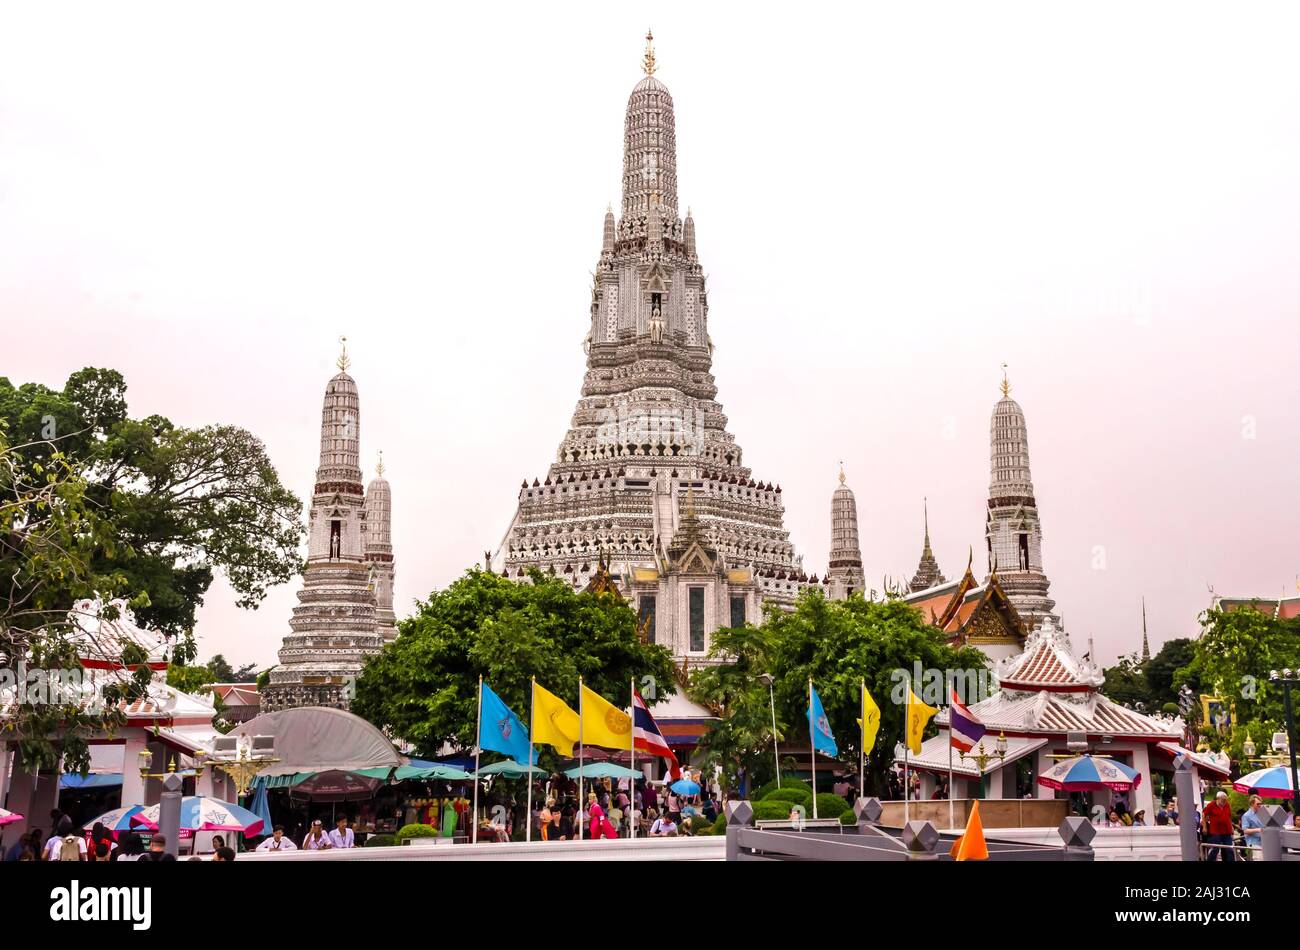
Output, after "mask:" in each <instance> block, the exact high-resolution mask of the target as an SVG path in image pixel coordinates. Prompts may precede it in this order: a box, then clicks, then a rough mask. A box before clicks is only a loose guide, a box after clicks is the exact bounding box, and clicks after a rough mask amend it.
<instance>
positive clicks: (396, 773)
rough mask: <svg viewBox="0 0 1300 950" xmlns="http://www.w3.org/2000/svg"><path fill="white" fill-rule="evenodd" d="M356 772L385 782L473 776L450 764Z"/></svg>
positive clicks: (444, 779)
mask: <svg viewBox="0 0 1300 950" xmlns="http://www.w3.org/2000/svg"><path fill="white" fill-rule="evenodd" d="M356 774H358V775H364V776H366V777H367V778H377V779H382V780H383V781H386V782H405V781H407V780H408V779H411V780H420V779H438V780H441V781H447V782H455V781H468V780H469V779H472V778H473V777H474V776H472V775H471V774H470V773H469V772H466V771H464V770H463V769H458V768H456V767H455V766H451V765H434V766H430V767H428V768H421V767H420V766H418V765H399V766H397V768H375V769H359V770H358V771H357V773H356Z"/></svg>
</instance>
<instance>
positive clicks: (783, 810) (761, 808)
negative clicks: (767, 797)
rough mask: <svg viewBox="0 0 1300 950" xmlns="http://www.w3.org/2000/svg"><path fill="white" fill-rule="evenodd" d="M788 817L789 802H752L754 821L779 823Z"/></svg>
mask: <svg viewBox="0 0 1300 950" xmlns="http://www.w3.org/2000/svg"><path fill="white" fill-rule="evenodd" d="M789 817H790V802H780V801H761V802H754V820H755V821H780V820H781V819H782V818H789Z"/></svg>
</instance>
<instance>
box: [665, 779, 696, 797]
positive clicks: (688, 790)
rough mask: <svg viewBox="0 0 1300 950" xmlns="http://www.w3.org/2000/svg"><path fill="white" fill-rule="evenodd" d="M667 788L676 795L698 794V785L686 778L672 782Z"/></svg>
mask: <svg viewBox="0 0 1300 950" xmlns="http://www.w3.org/2000/svg"><path fill="white" fill-rule="evenodd" d="M668 787H669V788H671V789H672V790H673V791H674V792H676V793H677V794H678V795H686V796H691V795H698V794H700V783H699V782H692V781H691V780H690V779H688V778H683V779H678V780H677V781H676V782H673V784H671V785H669V786H668Z"/></svg>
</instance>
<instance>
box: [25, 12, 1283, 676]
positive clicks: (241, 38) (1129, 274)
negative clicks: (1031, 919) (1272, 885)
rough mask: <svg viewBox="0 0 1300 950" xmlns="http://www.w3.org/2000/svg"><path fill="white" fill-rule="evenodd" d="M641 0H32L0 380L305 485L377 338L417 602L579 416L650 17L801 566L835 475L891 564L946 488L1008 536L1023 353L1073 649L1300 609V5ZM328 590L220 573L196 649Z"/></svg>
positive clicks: (732, 409) (542, 465) (953, 531)
mask: <svg viewBox="0 0 1300 950" xmlns="http://www.w3.org/2000/svg"><path fill="white" fill-rule="evenodd" d="M647 9H648V8H647V7H646V6H645V5H644V4H637V5H635V6H633V5H632V4H625V3H611V2H604V3H564V4H559V3H550V4H538V3H518V4H510V3H499V4H493V5H491V6H484V5H469V4H464V5H441V4H438V5H434V4H427V3H366V4H361V3H351V4H337V3H288V2H285V3H274V4H264V3H244V2H232V3H227V4H222V5H219V6H212V5H201V4H197V3H178V2H166V3H134V2H120V3H114V4H111V5H109V4H98V3H85V4H71V3H48V4H30V3H9V2H5V0H0V375H4V376H8V377H9V378H10V379H11V380H13V381H14V382H16V383H17V382H26V381H38V382H42V383H45V384H47V385H50V386H56V387H57V386H61V385H62V383H63V381H64V380H65V379H66V378H67V376H68V375H69V374H70V373H71V372H73V371H75V370H77V369H79V368H81V367H83V366H87V365H95V366H107V367H114V368H116V369H118V370H120V371H122V372H123V373H124V374H125V377H126V380H127V383H128V387H129V389H128V397H129V402H130V410H131V412H132V414H133V415H136V416H138V417H141V416H145V415H149V414H152V413H161V414H163V415H165V416H167V417H168V418H170V419H172V420H173V421H174V422H176V423H178V424H182V425H192V426H199V425H205V424H212V423H227V424H235V425H240V426H243V427H246V428H247V429H249V430H250V431H252V432H254V433H255V434H256V435H257V436H259V437H260V438H261V439H262V440H264V442H265V443H266V445H267V448H268V451H269V453H270V456H271V458H272V460H273V462H274V463H275V465H276V467H277V469H278V470H279V472H280V474H281V477H282V478H283V480H284V481H285V482H286V483H287V484H288V485H289V486H290V487H291V488H292V489H293V490H294V491H295V492H297V493H298V494H299V496H300V497H302V498H303V499H304V500H305V499H306V498H307V496H308V495H309V493H310V491H311V486H312V484H313V473H314V469H315V466H316V463H317V453H318V448H319V430H318V425H319V418H320V415H319V413H320V405H321V398H322V395H323V392H324V386H325V383H326V381H327V380H328V379H329V377H330V375H331V374H332V373H333V372H334V366H333V363H334V359H335V357H336V356H337V353H338V343H337V340H338V337H339V336H340V335H342V334H346V336H347V337H348V348H349V351H350V353H351V356H352V361H353V362H352V368H351V370H350V372H351V374H352V375H353V376H354V378H355V379H356V380H357V383H358V386H359V389H360V396H361V441H362V458H363V460H364V462H365V465H366V478H367V480H368V479H369V478H370V477H371V475H372V474H373V462H374V459H375V457H376V455H377V453H378V451H379V450H380V449H382V450H383V452H384V460H385V463H386V477H387V478H388V479H389V481H390V482H391V484H392V488H393V506H394V524H393V545H394V549H395V556H396V568H397V581H396V601H397V603H396V606H397V611H398V614H399V616H402V615H404V614H406V613H408V612H409V611H410V609H411V606H412V604H413V603H414V601H415V599H416V598H421V597H424V596H427V595H428V594H429V592H430V591H431V590H433V589H435V588H440V587H444V586H446V585H447V584H448V583H450V582H451V581H452V580H453V579H454V578H455V577H456V576H457V575H458V574H460V573H461V572H462V571H463V570H464V568H465V567H467V566H469V565H471V564H474V563H475V562H477V561H480V560H481V559H482V552H483V551H484V550H485V549H489V548H490V549H495V548H496V547H497V545H498V544H499V543H500V541H501V538H502V536H503V534H504V532H505V530H506V528H507V526H508V525H509V522H510V519H511V517H512V515H513V513H514V507H515V499H516V494H517V491H518V486H519V483H520V481H521V480H522V479H524V478H528V479H529V480H530V481H531V480H532V479H533V478H534V477H539V478H540V477H544V476H545V473H546V468H547V465H548V463H549V462H550V460H551V459H552V458H553V457H554V453H555V450H556V448H557V446H558V445H559V442H560V439H561V438H562V436H563V435H564V432H565V430H566V428H567V426H568V423H569V419H570V417H571V415H572V413H573V409H574V406H575V404H576V400H577V397H578V394H579V389H580V385H581V381H582V374H583V370H584V357H583V353H582V347H581V344H582V339H583V336H584V334H585V333H586V331H587V329H588V326H589V317H588V303H589V299H590V296H589V286H590V276H589V272H590V271H591V270H592V269H593V267H594V264H595V262H596V259H597V257H598V255H599V251H600V240H601V226H602V218H603V215H604V211H605V207H606V205H607V204H608V203H610V202H613V203H614V204H615V205H617V204H618V199H619V195H620V175H621V162H622V124H623V113H624V109H625V107H626V103H627V97H628V94H629V93H630V91H631V89H632V86H633V85H634V84H635V83H636V82H637V80H638V78H639V77H640V75H641V72H640V59H641V54H642V50H643V46H644V40H643V37H644V34H645V32H646V28H647V26H649V27H652V28H653V30H654V34H655V49H656V57H657V61H658V64H659V71H658V72H657V74H656V75H657V76H658V78H660V79H661V80H662V81H663V82H664V83H666V84H667V86H668V87H669V89H670V90H671V91H672V94H673V98H674V102H675V112H676V119H677V149H678V155H677V158H678V182H679V194H680V199H681V203H682V205H683V207H686V206H690V207H691V208H692V210H693V213H694V217H695V222H696V230H697V239H698V247H699V253H700V257H701V260H702V262H703V264H704V268H705V271H706V272H707V273H708V275H709V303H710V309H709V318H710V327H709V329H710V333H711V335H712V338H713V341H714V343H715V345H716V347H717V349H716V352H715V359H714V373H715V376H716V378H717V381H718V386H719V399H720V400H721V402H722V404H723V406H724V409H725V411H726V413H727V415H728V416H729V418H730V429H731V431H732V432H733V433H734V434H735V436H736V438H737V440H738V442H739V443H740V445H741V446H742V447H743V448H744V451H745V459H746V462H747V464H749V465H750V466H751V467H752V468H753V471H754V477H755V479H757V480H760V481H771V482H775V483H779V484H780V485H781V486H782V488H783V490H784V500H785V505H786V526H787V528H788V529H789V531H790V533H791V537H792V540H793V542H794V543H795V545H796V547H797V550H798V551H799V553H800V554H801V555H802V556H803V563H804V569H805V570H806V571H807V572H808V573H810V574H811V573H814V572H815V573H819V574H820V573H823V572H824V571H825V565H826V560H827V554H828V549H829V544H830V504H831V492H832V490H833V489H834V488H835V486H836V475H837V472H838V466H839V462H840V460H843V463H844V467H845V471H846V473H847V478H848V483H849V485H850V486H851V487H852V488H853V489H854V490H855V492H856V495H857V502H858V516H859V521H860V528H861V536H862V547H863V557H864V562H865V567H866V572H867V577H868V582H869V584H870V585H871V586H875V587H880V586H881V583H882V580H883V578H884V577H885V576H886V575H889V576H891V577H893V578H899V577H904V576H910V575H911V573H912V572H913V571H914V570H915V568H916V565H917V561H918V559H919V556H920V552H921V534H922V526H921V518H922V499H923V497H928V499H929V502H928V504H929V515H930V532H931V537H932V540H933V544H934V550H935V553H936V555H937V556H938V558H939V563H940V567H941V568H942V570H943V571H944V572H945V574H947V575H948V576H949V577H953V576H959V575H960V574H961V572H962V570H963V569H964V566H965V563H966V558H967V552H968V550H969V549H970V548H971V547H972V546H973V547H974V549H975V551H976V553H977V556H978V552H979V551H980V550H981V549H982V547H983V538H982V532H983V519H984V510H985V499H986V497H987V491H988V476H989V462H988V430H989V417H990V414H991V412H992V409H993V405H994V403H995V402H996V400H997V399H998V398H999V393H998V384H999V382H1000V380H1001V369H1000V367H1001V364H1002V363H1004V362H1005V363H1007V364H1008V373H1009V378H1010V381H1011V386H1012V395H1013V396H1014V397H1015V398H1016V399H1017V400H1018V401H1019V402H1020V404H1021V406H1022V407H1023V409H1024V411H1025V415H1026V417H1027V420H1028V425H1029V451H1030V460H1031V467H1032V472H1033V476H1034V486H1035V494H1036V497H1037V499H1038V503H1039V513H1040V516H1041V519H1042V524H1043V537H1044V540H1043V558H1044V562H1045V565H1046V569H1047V573H1048V576H1049V577H1050V579H1051V582H1052V588H1051V592H1052V595H1053V596H1054V597H1055V599H1056V601H1057V609H1058V611H1059V612H1060V614H1061V615H1062V617H1063V620H1064V623H1065V626H1066V628H1067V630H1068V631H1069V632H1070V633H1071V635H1072V637H1073V639H1074V642H1075V645H1076V649H1077V650H1078V651H1079V652H1083V650H1084V649H1086V646H1085V645H1084V644H1086V643H1087V641H1088V640H1089V639H1090V638H1091V639H1093V640H1094V643H1095V649H1096V655H1097V656H1098V657H1099V658H1100V659H1102V660H1103V661H1106V662H1109V661H1111V660H1113V658H1114V657H1115V656H1117V655H1118V654H1121V653H1127V652H1131V651H1133V650H1135V649H1137V648H1138V647H1139V645H1140V642H1141V633H1142V631H1141V603H1142V598H1143V597H1145V599H1146V606H1147V617H1148V626H1149V631H1150V636H1151V641H1152V644H1153V647H1156V646H1158V645H1159V643H1161V642H1163V641H1164V640H1166V639H1169V638H1172V637H1177V636H1188V635H1193V634H1194V633H1195V632H1196V630H1197V621H1196V618H1197V615H1198V613H1199V612H1200V611H1202V610H1203V609H1205V607H1207V606H1208V604H1209V602H1210V599H1211V596H1212V595H1211V588H1213V590H1214V591H1217V592H1218V593H1219V594H1224V595H1256V594H1257V595H1261V596H1266V597H1268V596H1273V597H1276V596H1278V595H1279V594H1280V593H1281V592H1282V591H1283V590H1287V591H1290V592H1292V593H1295V589H1296V585H1297V575H1300V543H1298V542H1297V539H1300V505H1297V503H1296V500H1297V488H1298V486H1300V479H1298V478H1297V476H1296V472H1297V470H1298V467H1300V466H1298V463H1300V414H1298V413H1297V411H1296V406H1297V393H1298V391H1300V377H1298V376H1297V370H1296V364H1295V359H1294V356H1293V347H1294V340H1295V335H1296V328H1297V326H1298V325H1300V322H1298V320H1297V318H1298V317H1300V173H1298V172H1297V169H1300V67H1298V66H1297V60H1296V57H1295V54H1294V42H1295V40H1294V38H1295V36H1296V35H1298V34H1300V11H1298V10H1297V9H1296V8H1295V7H1294V5H1292V6H1290V7H1288V6H1287V5H1285V4H1278V5H1263V4H1249V3H1248V4H1237V5H1232V6H1230V7H1225V6H1221V5H1220V6H1218V7H1217V8H1216V7H1215V6H1211V5H1200V4H1193V3H1177V4H1172V3H1171V4H1161V3H1151V4H1143V5H1141V6H1140V7H1139V6H1137V5H1131V4H1119V3H1114V4H1111V3H1093V4H1082V3H1079V4H1072V5H1065V4H1038V3H1023V4H1021V3H981V4H965V3H953V4H946V3H933V4H925V5H919V4H907V5H902V4H884V3H854V4H851V5H850V4H844V5H838V4H834V5H832V4H815V3H805V4H799V5H797V6H791V5H789V4H782V5H771V6H765V5H763V4H747V5H746V6H745V7H744V8H743V15H742V14H741V13H740V12H739V10H740V9H741V8H738V7H730V6H727V5H722V4H698V3H681V4H678V3H671V2H663V3H657V4H655V5H653V7H652V8H650V9H652V10H653V20H652V21H651V22H650V23H647V22H646V13H647ZM304 552H305V546H304ZM981 568H982V565H981V562H980V561H979V560H977V561H976V569H977V571H980V572H981V576H982V570H981ZM296 588H297V585H296V584H287V585H284V586H282V587H279V588H276V589H275V590H274V591H272V592H271V594H270V595H269V596H268V597H267V598H266V600H265V601H264V602H263V603H262V605H261V606H260V608H259V609H257V610H255V611H246V610H240V609H238V608H236V607H235V605H234V598H233V596H232V594H231V592H230V590H229V588H228V587H227V586H226V585H225V583H224V582H223V581H220V580H219V581H218V582H217V583H216V584H214V586H213V588H212V590H211V591H210V592H209V594H208V597H207V600H206V603H205V604H204V606H203V607H202V609H201V610H200V613H199V618H200V619H199V624H198V628H197V629H196V631H195V632H196V634H197V636H198V638H199V651H200V656H201V657H203V658H207V657H209V656H211V655H212V654H215V653H221V654H223V655H225V656H226V657H227V658H228V659H229V660H230V661H231V662H232V663H233V664H234V665H236V666H238V665H241V664H244V663H258V664H265V665H269V664H271V663H272V662H274V660H275V654H276V651H277V650H278V648H279V645H280V641H281V638H282V637H283V636H284V635H285V634H286V633H287V632H288V620H289V616H290V611H291V609H292V606H293V604H294V603H295V602H296V598H295V592H296Z"/></svg>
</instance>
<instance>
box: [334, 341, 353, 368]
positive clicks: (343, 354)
mask: <svg viewBox="0 0 1300 950" xmlns="http://www.w3.org/2000/svg"><path fill="white" fill-rule="evenodd" d="M339 347H340V351H339V358H338V359H337V360H335V361H334V365H335V366H337V367H338V368H339V371H340V372H347V369H348V367H349V366H351V365H352V360H350V359H349V358H348V338H347V337H345V336H341V337H339Z"/></svg>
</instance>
